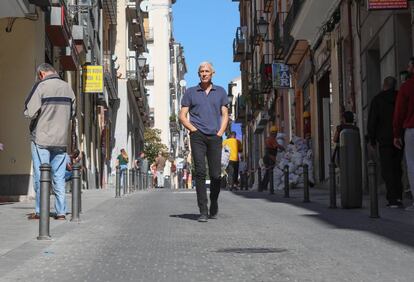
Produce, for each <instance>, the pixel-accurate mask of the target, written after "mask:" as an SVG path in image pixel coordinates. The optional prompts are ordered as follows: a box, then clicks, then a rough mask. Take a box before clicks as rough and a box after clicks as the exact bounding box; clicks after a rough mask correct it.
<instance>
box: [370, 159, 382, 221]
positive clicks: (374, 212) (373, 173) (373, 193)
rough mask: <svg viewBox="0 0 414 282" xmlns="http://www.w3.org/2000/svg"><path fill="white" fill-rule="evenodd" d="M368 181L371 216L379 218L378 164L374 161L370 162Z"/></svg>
mask: <svg viewBox="0 0 414 282" xmlns="http://www.w3.org/2000/svg"><path fill="white" fill-rule="evenodd" d="M368 181H369V198H370V216H369V217H371V218H379V217H380V216H379V212H378V191H377V164H376V163H375V162H374V161H369V162H368Z"/></svg>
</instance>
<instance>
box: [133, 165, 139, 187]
mask: <svg viewBox="0 0 414 282" xmlns="http://www.w3.org/2000/svg"><path fill="white" fill-rule="evenodd" d="M138 176H139V170H138V169H137V168H136V169H135V170H134V190H135V191H138V189H139V177H138Z"/></svg>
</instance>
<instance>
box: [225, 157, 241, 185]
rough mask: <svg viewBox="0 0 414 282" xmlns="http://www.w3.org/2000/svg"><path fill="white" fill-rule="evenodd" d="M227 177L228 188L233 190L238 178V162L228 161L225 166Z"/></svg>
mask: <svg viewBox="0 0 414 282" xmlns="http://www.w3.org/2000/svg"><path fill="white" fill-rule="evenodd" d="M227 175H228V176H227V178H228V183H229V186H230V188H233V187H234V184H235V183H236V182H237V179H238V178H239V162H236V161H229V165H228V166H227Z"/></svg>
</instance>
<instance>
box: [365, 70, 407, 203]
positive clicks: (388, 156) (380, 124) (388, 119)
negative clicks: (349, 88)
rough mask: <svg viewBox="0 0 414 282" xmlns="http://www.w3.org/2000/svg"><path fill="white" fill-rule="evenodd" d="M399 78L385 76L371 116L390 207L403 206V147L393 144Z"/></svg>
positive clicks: (370, 130) (372, 141) (370, 125)
mask: <svg viewBox="0 0 414 282" xmlns="http://www.w3.org/2000/svg"><path fill="white" fill-rule="evenodd" d="M396 84H397V80H396V79H395V78H394V77H392V76H388V77H386V78H385V79H384V83H383V90H382V91H381V92H380V93H378V95H376V96H375V97H374V98H373V99H372V102H371V107H370V110H369V115H368V137H369V146H371V149H372V150H373V151H375V150H376V147H377V145H378V150H379V157H380V163H381V176H382V178H383V179H384V181H385V187H386V189H387V194H386V198H387V201H388V204H387V207H390V208H399V207H402V206H403V204H402V201H401V199H402V190H403V185H402V181H401V178H402V168H401V161H402V157H403V153H402V150H400V149H398V148H396V147H395V146H394V144H393V141H394V139H393V129H392V120H393V115H394V107H395V100H396V97H397V91H395V87H396Z"/></svg>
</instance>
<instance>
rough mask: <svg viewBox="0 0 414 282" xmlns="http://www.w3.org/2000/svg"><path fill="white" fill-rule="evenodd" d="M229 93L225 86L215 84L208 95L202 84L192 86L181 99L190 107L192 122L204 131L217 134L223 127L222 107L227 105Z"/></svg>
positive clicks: (182, 102)
mask: <svg viewBox="0 0 414 282" xmlns="http://www.w3.org/2000/svg"><path fill="white" fill-rule="evenodd" d="M227 104H228V99H227V93H226V91H225V90H224V88H223V87H220V86H217V85H213V86H212V88H211V90H210V92H209V93H208V95H207V94H206V92H205V91H204V90H203V88H201V87H200V85H197V86H194V87H190V88H188V89H187V91H185V93H184V96H183V99H182V100H181V106H182V107H188V108H189V113H190V122H191V123H192V124H193V125H194V126H195V127H196V128H197V129H198V130H200V131H201V132H202V133H204V134H207V135H215V134H217V132H218V131H219V130H220V127H221V107H222V106H227Z"/></svg>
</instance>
